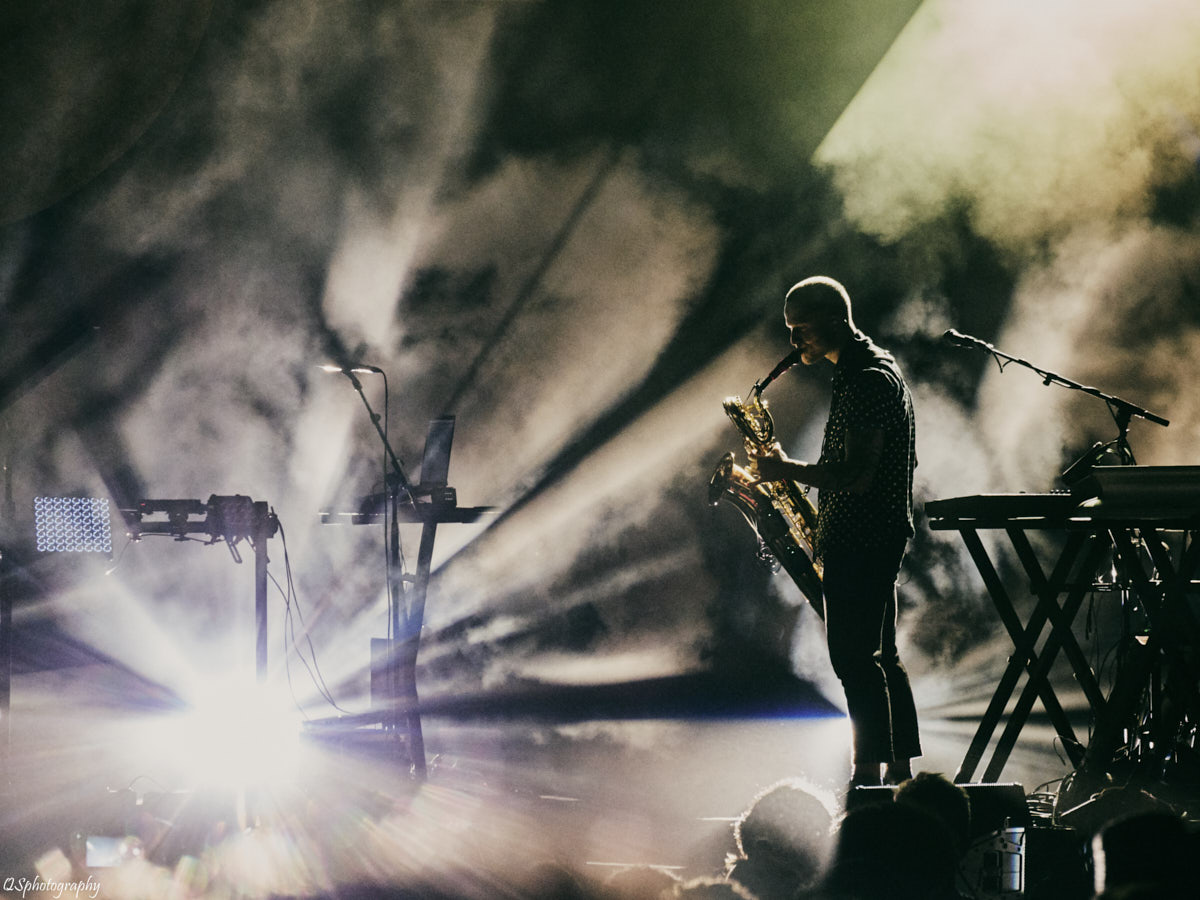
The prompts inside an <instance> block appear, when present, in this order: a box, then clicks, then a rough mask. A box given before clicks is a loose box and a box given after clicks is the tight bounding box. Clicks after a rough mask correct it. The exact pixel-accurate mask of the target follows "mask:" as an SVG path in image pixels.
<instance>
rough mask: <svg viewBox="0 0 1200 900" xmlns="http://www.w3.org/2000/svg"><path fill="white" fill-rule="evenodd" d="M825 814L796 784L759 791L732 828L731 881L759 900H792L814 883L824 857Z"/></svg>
mask: <svg viewBox="0 0 1200 900" xmlns="http://www.w3.org/2000/svg"><path fill="white" fill-rule="evenodd" d="M831 824H832V819H831V817H830V815H829V811H828V810H827V809H826V808H825V806H824V805H823V804H822V803H821V801H820V800H818V799H817V798H816V797H815V796H814V795H813V794H812V792H810V791H809V790H808V789H807V788H806V787H805V785H804V783H803V782H801V781H799V780H798V779H785V780H784V781H780V782H777V783H776V784H774V785H772V786H771V787H769V788H767V789H766V790H765V791H763V792H761V793H760V794H759V795H758V796H757V797H755V799H754V800H753V801H752V802H751V804H750V806H749V807H748V808H747V810H746V812H744V813H743V814H742V816H741V818H740V819H738V821H737V823H736V824H735V825H734V840H735V841H736V842H737V850H738V856H737V858H735V859H734V860H733V863H732V865H731V866H730V867H729V869H728V877H729V878H730V879H731V880H732V881H736V882H737V883H738V884H741V885H742V886H744V887H746V888H747V889H749V890H750V891H751V892H752V893H753V894H754V895H755V896H756V897H758V898H759V900H791V898H793V897H795V896H796V892H797V890H799V889H801V888H807V887H809V886H811V885H812V884H814V883H815V882H816V881H817V880H818V878H819V876H820V873H821V870H822V868H823V866H824V863H825V859H826V858H827V856H828V854H829V831H830V826H831Z"/></svg>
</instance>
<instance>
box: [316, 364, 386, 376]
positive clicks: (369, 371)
mask: <svg viewBox="0 0 1200 900" xmlns="http://www.w3.org/2000/svg"><path fill="white" fill-rule="evenodd" d="M317 368H318V369H320V370H321V371H322V372H341V373H342V374H343V375H382V374H383V369H381V368H379V366H331V365H328V364H326V365H323V366H317Z"/></svg>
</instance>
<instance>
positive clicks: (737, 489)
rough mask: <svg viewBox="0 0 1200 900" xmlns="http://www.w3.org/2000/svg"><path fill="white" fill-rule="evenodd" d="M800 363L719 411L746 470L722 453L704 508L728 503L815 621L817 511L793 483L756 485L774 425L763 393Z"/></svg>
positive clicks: (818, 606) (794, 358)
mask: <svg viewBox="0 0 1200 900" xmlns="http://www.w3.org/2000/svg"><path fill="white" fill-rule="evenodd" d="M799 361H800V352H799V351H798V350H797V351H794V352H792V353H790V354H788V355H787V356H786V357H784V358H783V359H782V360H781V361H780V362H779V364H778V365H777V366H776V367H775V368H774V369H773V370H772V371H771V373H770V374H769V375H768V376H767V377H766V378H764V379H762V380H761V381H759V382H757V383H756V384H755V385H754V387H753V388H751V390H750V395H749V397H748V398H747V399H746V400H745V401H743V400H742V398H741V397H740V396H733V397H726V398H725V401H724V402H723V403H722V406H723V407H724V408H725V414H726V415H727V416H729V418H730V420H732V422H733V424H734V425H736V426H737V429H738V431H740V432H741V433H742V439H743V443H744V445H745V448H746V455H747V457H748V458H749V463H748V465H747V466H746V467H745V468H743V467H742V466H739V465H738V464H737V463H735V462H734V461H733V454H732V453H726V454H725V455H724V456H722V457H721V461H720V462H719V463H717V468H716V471H714V472H713V476H712V479H711V480H710V481H709V483H708V502H709V504H711V505H712V506H716V505H717V504H718V503H720V502H721V501H722V500H726V501H728V502H730V503H732V504H733V505H734V506H736V507H737V508H738V510H739V511H740V512H741V513H742V515H743V516H744V517H745V519H746V521H747V522H748V523H749V524H750V527H751V528H753V529H754V531H755V532H756V533H757V535H758V542H759V549H758V558H759V559H760V560H761V561H762V562H763V563H764V564H765V565H767V566H768V567H769V568H771V570H772V571H779V568H780V566H782V567H783V568H784V569H785V570H786V571H787V573H788V575H789V576H791V579H792V581H794V582H795V583H796V586H797V587H798V588H800V590H801V592H802V593H803V594H804V596H805V597H807V598H808V602H809V603H811V604H812V606H813V608H814V609H815V610H816V611H817V613H818V615H820V616H821V617H822V618H824V616H825V605H824V599H823V593H822V590H821V564H820V562H819V561H818V560H816V559H815V558H814V555H813V547H814V537H813V535H814V533H815V531H816V527H817V510H816V508H815V507H814V506H813V504H812V501H811V500H809V499H808V491H807V489H806V488H801V487H800V485H798V484H796V482H794V481H771V482H760V481H759V480H758V467H757V464H756V463H755V453H756V452H758V453H762V452H766V451H769V450H770V449H771V447H772V446H773V445H774V443H775V422H774V420H773V419H772V418H771V413H770V410H769V409H768V408H767V401H766V400H764V399H763V397H762V393H763V391H764V390H765V389H766V387H767V385H769V384H770V383H771V382H772V381H774V380H775V379H776V378H778V377H779V376H780V375H782V374H783V373H784V372H785V371H787V370H788V369H790V368H791V367H792V366H794V365H795V364H796V363H798V362H799Z"/></svg>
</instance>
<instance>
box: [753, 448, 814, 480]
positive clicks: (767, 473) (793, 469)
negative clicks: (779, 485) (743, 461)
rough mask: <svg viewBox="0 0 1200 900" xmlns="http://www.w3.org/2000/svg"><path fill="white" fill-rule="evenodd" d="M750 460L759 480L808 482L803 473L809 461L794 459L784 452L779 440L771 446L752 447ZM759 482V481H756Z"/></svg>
mask: <svg viewBox="0 0 1200 900" xmlns="http://www.w3.org/2000/svg"><path fill="white" fill-rule="evenodd" d="M752 449H753V452H751V453H750V462H751V463H752V466H751V468H752V470H753V474H754V475H755V476H756V477H757V478H758V482H763V481H799V482H800V483H801V484H807V483H808V482H806V481H804V480H803V478H802V477H801V475H802V474H803V472H804V470H805V469H806V468H808V463H805V462H801V461H800V460H798V459H792V458H791V457H789V456H788V455H787V454H786V453H784V452H783V448H782V447H781V446H779V442H778V441H775V442H774V443H773V444H771V445H770V446H769V447H760V448H752ZM756 483H757V482H756Z"/></svg>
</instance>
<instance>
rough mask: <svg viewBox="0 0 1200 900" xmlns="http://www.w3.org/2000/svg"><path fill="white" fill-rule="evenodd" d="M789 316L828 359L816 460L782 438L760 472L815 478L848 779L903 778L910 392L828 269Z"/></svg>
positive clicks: (910, 746)
mask: <svg viewBox="0 0 1200 900" xmlns="http://www.w3.org/2000/svg"><path fill="white" fill-rule="evenodd" d="M784 324H785V325H786V326H787V329H788V334H789V337H790V340H791V343H792V346H794V347H795V348H796V349H797V350H798V351H799V352H800V355H801V361H802V362H803V363H804V364H805V365H808V366H812V365H816V364H818V363H820V362H821V360H828V361H829V362H830V363H832V364H833V380H832V395H831V401H830V409H829V418H828V420H827V421H826V423H825V434H824V439H823V441H822V445H821V454H820V457H819V458H818V460H817V461H816V462H815V463H808V462H803V461H801V460H797V459H791V458H789V457H788V456H787V454H785V453H784V452H783V450H782V448H780V447H779V445H778V444H775V445H774V447H771V448H769V449H768V450H766V451H765V452H762V453H760V454H759V455H758V456H757V457H756V463H757V467H758V474H759V478H761V479H762V480H763V481H782V480H786V479H791V480H793V481H797V482H799V483H801V484H807V485H811V486H812V487H815V488H816V489H817V490H818V492H819V494H818V500H819V503H818V515H817V527H816V534H815V547H814V551H815V554H816V556H817V557H818V558H820V560H821V561H822V563H823V565H824V574H823V589H824V601H825V628H826V639H827V644H828V647H829V658H830V662H831V663H832V665H833V669H834V672H835V673H836V674H837V676H838V678H839V680H840V681H841V683H842V686H843V688H844V689H845V693H846V706H847V710H848V713H849V717H850V724H851V728H852V731H853V747H852V771H851V776H850V787H851V788H853V787H855V786H858V785H878V784H881V783H883V782H886V783H889V784H898V783H900V782H901V781H903V780H905V779H907V778H910V777H911V776H912V766H911V762H910V761H911V759H913V758H914V757H918V756H920V755H921V744H920V737H919V733H918V726H917V713H916V707H915V705H914V703H913V697H912V690H911V688H910V686H909V681H908V674H907V673H906V672H905V670H904V666H903V664H902V663H901V661H900V657H899V654H898V652H897V649H896V579H897V576H898V574H899V571H900V564H901V561H902V560H903V557H904V551H905V547H906V545H907V542H908V539H909V538H910V537H912V535H913V518H912V475H913V468H914V466H915V465H916V449H915V424H914V418H913V404H912V396H911V394H910V393H909V390H908V386H907V385H906V384H905V381H904V378H903V376H902V375H901V373H900V369H899V367H898V366H897V365H896V361H895V359H894V358H893V357H892V355H891V354H890V353H888V352H887V351H885V350H883V349H881V348H880V347H878V346H877V345H876V344H875V343H874V342H873V341H872V340H871V339H870V338H869V337H867V335H865V334H863V332H861V331H860V330H859V329H858V328H856V327H855V325H854V318H853V315H852V312H851V304H850V296H849V294H848V293H847V291H846V289H845V288H844V287H843V286H842V285H841V284H840V283H839V282H837V281H835V280H834V279H832V278H827V277H825V276H820V275H818V276H814V277H811V278H806V279H804V280H803V281H801V282H799V283H797V284H795V285H794V286H793V287H792V288H791V289H790V290H789V291H788V293H787V296H786V299H785V300H784Z"/></svg>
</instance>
